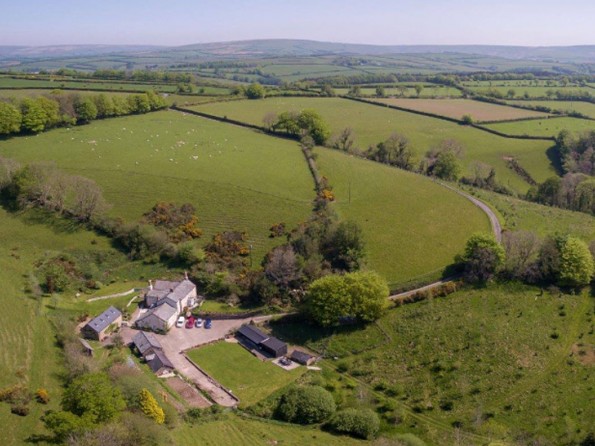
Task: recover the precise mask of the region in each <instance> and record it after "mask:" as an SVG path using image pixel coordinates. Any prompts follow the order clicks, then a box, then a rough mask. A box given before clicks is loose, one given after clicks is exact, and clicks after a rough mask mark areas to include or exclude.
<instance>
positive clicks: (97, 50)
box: [0, 45, 164, 59]
mask: <svg viewBox="0 0 595 446" xmlns="http://www.w3.org/2000/svg"><path fill="white" fill-rule="evenodd" d="M160 48H164V47H159V46H156V45H48V46H5V45H0V58H4V59H7V58H14V59H21V58H51V57H57V58H63V57H75V56H100V55H105V54H114V53H135V52H142V51H154V50H158V49H160Z"/></svg>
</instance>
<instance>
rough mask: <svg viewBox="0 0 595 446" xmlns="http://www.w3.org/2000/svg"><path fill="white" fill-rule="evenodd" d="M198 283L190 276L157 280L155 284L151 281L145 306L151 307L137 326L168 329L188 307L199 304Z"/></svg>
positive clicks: (157, 329) (156, 329)
mask: <svg viewBox="0 0 595 446" xmlns="http://www.w3.org/2000/svg"><path fill="white" fill-rule="evenodd" d="M197 303H198V302H197V294H196V285H194V284H193V283H192V282H191V281H190V280H188V276H187V275H186V278H185V279H184V280H182V281H181V282H170V281H168V280H156V281H155V285H153V282H151V281H149V288H148V290H147V292H146V293H145V306H146V307H148V308H149V311H147V312H146V313H145V314H143V315H142V316H141V317H140V318H138V319H137V321H136V326H137V327H139V328H144V329H148V330H153V331H162V332H163V331H167V330H169V329H170V328H171V327H172V326H173V325H174V324H175V322H176V319H177V318H178V316H179V315H180V314H182V313H183V312H184V309H186V308H192V307H194V306H195V305H196V304H197Z"/></svg>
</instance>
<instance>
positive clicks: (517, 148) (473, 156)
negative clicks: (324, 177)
mask: <svg viewBox="0 0 595 446" xmlns="http://www.w3.org/2000/svg"><path fill="white" fill-rule="evenodd" d="M192 108H195V109H196V110H200V111H203V112H206V113H211V114H213V115H217V116H228V117H229V118H232V119H237V120H240V121H245V122H249V123H252V124H256V125H262V118H263V117H264V116H265V115H266V114H267V113H270V112H274V113H279V112H282V111H290V110H294V111H298V110H302V109H308V108H310V109H315V110H317V111H318V112H319V113H320V114H321V115H322V116H323V118H324V119H325V120H326V121H327V122H328V124H329V126H330V128H331V130H332V131H333V132H340V131H341V130H342V129H344V128H346V127H351V129H352V130H353V132H354V135H355V139H356V146H357V147H359V148H360V149H363V150H365V149H366V148H367V147H369V146H370V145H371V144H374V145H375V144H378V143H379V142H381V141H384V140H385V139H387V138H388V137H389V136H390V135H391V134H392V133H393V132H399V133H401V134H404V135H405V136H407V138H409V140H410V142H411V146H412V148H413V149H414V151H415V152H416V155H417V156H416V158H417V161H419V160H421V159H422V158H423V156H424V155H425V153H426V151H427V150H428V149H429V148H430V147H432V146H434V145H436V144H438V143H439V142H440V141H442V140H444V139H455V140H457V141H460V142H461V143H462V144H463V145H464V146H465V155H464V158H463V163H464V164H465V165H466V166H467V170H468V172H469V173H470V174H471V173H472V172H473V164H474V162H476V161H481V162H483V163H487V164H489V165H491V166H493V167H494V168H495V169H496V172H497V178H498V180H499V181H500V182H501V183H503V184H504V185H505V186H508V187H510V188H511V189H513V190H516V191H519V192H526V191H527V190H528V188H529V184H527V183H526V182H525V181H524V180H523V179H522V178H521V177H519V176H518V175H517V174H516V173H514V172H513V171H511V170H510V169H509V168H507V167H506V163H505V161H504V159H503V158H504V157H507V156H512V157H515V158H516V159H517V160H518V162H519V163H520V164H521V165H522V166H523V167H524V168H525V169H527V171H529V173H530V174H531V176H533V178H535V180H536V181H538V182H540V181H543V180H545V179H546V178H547V177H548V176H551V175H553V174H554V170H553V167H552V166H551V165H550V161H549V160H548V158H547V156H546V150H547V149H548V148H549V147H551V146H552V144H553V143H550V142H547V141H521V140H514V139H508V138H502V137H499V136H496V135H492V134H489V133H487V132H484V131H481V130H478V129H474V128H470V127H466V126H461V125H458V124H455V123H452V122H447V121H443V120H440V119H435V118H429V117H426V116H420V115H415V114H412V113H408V112H402V111H398V110H391V109H388V108H383V107H380V106H377V105H371V104H363V103H358V102H354V101H349V100H347V99H341V98H270V99H264V100H259V101H234V102H228V103H211V104H205V105H199V106H196V107H192ZM530 122H533V121H530ZM519 124H523V123H519Z"/></svg>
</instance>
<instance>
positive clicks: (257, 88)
mask: <svg viewBox="0 0 595 446" xmlns="http://www.w3.org/2000/svg"><path fill="white" fill-rule="evenodd" d="M264 96H265V90H264V87H263V86H262V85H260V84H259V83H258V82H255V83H253V84H250V86H249V87H248V88H246V97H247V98H248V99H262V98H264Z"/></svg>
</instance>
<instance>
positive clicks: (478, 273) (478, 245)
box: [462, 233, 506, 282]
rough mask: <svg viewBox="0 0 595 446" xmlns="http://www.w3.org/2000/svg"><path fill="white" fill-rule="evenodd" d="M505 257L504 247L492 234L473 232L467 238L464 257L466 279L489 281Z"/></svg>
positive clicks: (470, 280)
mask: <svg viewBox="0 0 595 446" xmlns="http://www.w3.org/2000/svg"><path fill="white" fill-rule="evenodd" d="M505 258H506V254H505V252H504V248H503V247H502V246H501V245H500V244H499V243H498V242H497V241H496V239H495V238H494V236H493V235H492V234H482V233H476V234H473V235H472V236H471V237H469V240H467V244H466V245H465V254H464V255H463V258H462V260H463V262H464V264H465V271H464V276H465V279H466V280H468V281H469V282H486V281H488V280H489V279H491V278H492V277H493V276H494V275H495V274H496V272H497V271H498V270H499V269H500V267H501V266H502V265H503V264H504V260H505Z"/></svg>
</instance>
